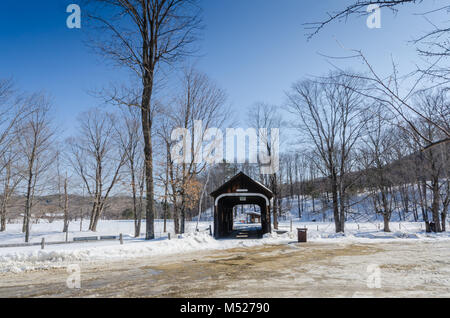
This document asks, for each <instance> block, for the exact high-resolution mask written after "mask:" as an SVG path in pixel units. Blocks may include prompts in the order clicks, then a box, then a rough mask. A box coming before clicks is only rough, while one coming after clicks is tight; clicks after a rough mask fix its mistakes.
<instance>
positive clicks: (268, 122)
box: [248, 103, 283, 230]
mask: <svg viewBox="0 0 450 318" xmlns="http://www.w3.org/2000/svg"><path fill="white" fill-rule="evenodd" d="M248 119H249V122H250V123H251V125H253V127H254V128H255V129H257V130H258V131H259V130H260V129H262V128H265V129H267V131H271V130H272V129H275V128H277V129H280V128H281V127H282V123H283V121H282V118H281V116H280V114H279V113H278V109H277V106H274V105H269V104H265V103H257V104H255V105H254V106H253V107H252V108H251V109H250V110H249V114H248ZM270 137H271V136H270V135H268V134H267V135H265V134H260V136H259V138H260V140H259V145H260V147H263V148H264V151H265V152H266V153H267V155H268V156H269V157H270V158H272V156H273V155H274V149H272V140H271V138H270ZM258 161H259V158H258ZM263 164H267V163H261V162H259V165H260V166H262V165H263ZM270 164H272V163H269V165H270ZM267 178H268V179H269V180H268V183H269V188H270V190H271V191H272V193H273V196H274V198H273V201H272V202H273V207H272V215H273V227H274V229H276V230H277V229H278V216H279V215H280V212H281V206H280V202H281V197H280V187H279V183H280V182H279V180H278V177H277V173H276V172H274V173H272V174H270V175H269V176H268V177H267Z"/></svg>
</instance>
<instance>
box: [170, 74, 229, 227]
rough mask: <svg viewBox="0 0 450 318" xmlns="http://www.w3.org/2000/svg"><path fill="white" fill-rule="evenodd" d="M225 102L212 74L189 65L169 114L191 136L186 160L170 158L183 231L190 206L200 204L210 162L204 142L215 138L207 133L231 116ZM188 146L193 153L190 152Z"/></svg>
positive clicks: (174, 124)
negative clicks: (201, 184) (200, 182)
mask: <svg viewBox="0 0 450 318" xmlns="http://www.w3.org/2000/svg"><path fill="white" fill-rule="evenodd" d="M225 102H226V94H225V92H224V91H223V90H222V89H220V88H219V87H217V85H216V84H215V83H214V82H213V81H212V80H211V79H209V78H208V76H206V75H205V74H203V73H200V72H198V71H196V70H195V69H193V68H186V69H185V71H184V75H183V79H182V91H181V92H180V94H179V96H178V97H176V98H175V100H174V101H173V103H172V105H173V106H172V107H168V108H167V114H166V116H167V118H168V119H169V121H170V122H171V124H172V128H181V129H184V130H185V131H186V132H188V136H186V138H185V139H183V143H184V144H183V146H184V147H183V148H184V150H183V151H184V152H186V153H183V154H182V158H183V160H182V162H181V163H180V162H174V158H173V155H172V153H171V157H170V158H169V161H168V163H169V165H171V166H169V175H170V182H171V184H172V197H173V200H174V202H173V203H174V208H175V209H176V210H175V214H176V215H179V219H180V228H179V232H180V233H184V232H185V220H186V211H187V206H188V205H189V206H197V204H196V202H197V201H194V202H192V199H194V197H197V195H198V194H199V193H197V192H198V187H197V182H196V179H197V177H198V175H199V174H200V173H201V172H202V171H204V170H205V167H206V166H207V164H208V163H207V162H205V161H203V160H199V159H200V158H201V156H202V155H203V153H206V151H204V150H203V143H204V142H208V141H209V140H207V139H208V138H211V136H209V137H208V136H206V132H207V130H208V129H209V128H220V127H222V125H223V124H224V122H225V121H226V120H227V119H228V117H229V116H228V109H227V108H226V107H225ZM169 131H170V130H169ZM167 137H168V136H166V138H165V139H166V145H167V146H168V147H170V145H171V143H172V138H171V139H170V141H169V140H168V139H167ZM188 149H189V151H190V153H191V155H190V156H188V155H187V150H188ZM177 155H178V154H177ZM189 191H190V192H191V193H190V194H189V193H188V192H189ZM176 218H177V216H176Z"/></svg>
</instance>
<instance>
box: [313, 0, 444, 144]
mask: <svg viewBox="0 0 450 318" xmlns="http://www.w3.org/2000/svg"><path fill="white" fill-rule="evenodd" d="M422 2H423V1H422V0H377V1H371V0H354V1H353V3H351V4H349V5H347V6H346V7H345V8H344V9H342V10H338V11H336V12H333V13H328V18H326V19H324V20H323V21H320V22H315V23H307V26H308V28H309V29H311V30H312V32H311V33H310V35H309V38H311V37H313V36H315V35H316V34H318V33H319V32H320V30H321V29H323V28H324V27H325V26H326V25H328V24H330V23H331V22H332V21H335V20H341V19H344V18H348V17H349V16H351V15H366V14H368V13H367V11H366V10H367V7H368V6H369V5H377V6H378V7H379V8H390V9H391V10H393V11H397V10H398V7H400V6H401V5H404V4H411V5H412V4H415V5H417V4H419V3H422ZM449 9H450V5H448V4H446V5H441V6H439V7H437V8H436V9H435V10H432V11H429V12H425V13H423V16H424V17H425V19H427V21H428V22H429V23H430V25H431V26H432V28H433V30H432V31H430V32H428V33H426V34H425V35H422V36H419V37H418V38H417V39H416V40H415V41H414V42H415V43H416V44H418V45H419V44H421V46H420V45H419V46H418V52H419V54H421V55H422V56H425V57H426V58H430V59H431V60H428V63H427V64H426V65H425V66H423V67H418V72H415V74H414V75H417V77H416V78H415V79H413V80H412V82H413V85H412V87H411V88H410V89H409V90H406V94H403V95H402V94H401V93H400V90H399V85H398V75H397V70H396V67H395V66H394V69H393V74H392V75H391V76H389V77H387V78H386V77H383V76H381V75H380V74H379V73H378V72H377V71H376V70H375V69H374V67H373V66H372V65H371V64H370V62H369V61H368V60H367V58H366V57H365V55H364V54H363V52H362V51H361V50H350V51H351V56H348V57H352V58H357V59H359V60H360V61H361V62H362V63H363V64H364V65H365V66H366V68H367V74H366V75H364V76H360V77H361V78H364V79H365V80H366V81H368V82H369V83H370V84H372V88H371V89H370V90H369V91H366V92H364V94H365V95H366V96H367V97H368V98H372V99H374V100H376V101H378V102H380V103H382V104H385V105H386V106H387V109H388V110H389V111H391V112H393V113H394V114H396V115H397V116H398V117H399V118H401V120H402V121H404V122H406V123H407V124H408V128H409V130H410V132H411V134H412V136H413V137H415V138H417V142H419V143H420V144H421V145H422V148H423V149H424V150H426V149H429V148H432V147H435V146H438V145H440V144H442V143H446V144H448V143H449V142H450V130H449V129H448V127H446V126H443V125H442V124H441V123H440V122H437V121H434V120H433V119H431V118H427V117H426V115H425V114H424V113H422V112H421V111H420V110H419V109H418V108H416V107H415V105H413V104H411V102H410V97H411V96H412V95H413V94H414V92H415V90H416V88H417V87H418V86H419V84H420V83H422V84H425V85H427V86H430V83H431V88H434V87H436V86H442V85H447V84H448V83H449V82H450V68H449V67H448V64H446V63H445V62H446V60H447V59H448V58H449V57H450V50H449V49H448V40H449V36H450V28H449V27H448V26H447V25H444V26H438V25H437V24H436V23H433V22H432V21H431V20H429V19H428V18H427V15H429V14H431V13H435V12H437V11H443V12H445V11H448V10H449ZM446 23H448V21H446ZM416 73H417V74H416ZM349 76H354V75H349ZM430 77H431V79H432V81H429V80H428V79H429V78H430ZM429 88H430V87H429ZM404 90H405V89H403V91H404ZM360 93H362V92H360ZM410 114H412V115H413V116H418V117H420V118H422V119H423V120H426V121H428V122H429V123H430V124H432V125H434V126H435V127H436V128H437V129H438V130H439V131H440V132H441V135H442V138H441V139H439V140H436V141H432V140H429V139H428V138H427V137H426V136H425V135H423V134H422V133H421V132H420V130H419V129H418V128H417V127H416V126H415V124H414V121H413V120H411V117H410ZM447 117H448V112H447ZM447 121H448V118H447Z"/></svg>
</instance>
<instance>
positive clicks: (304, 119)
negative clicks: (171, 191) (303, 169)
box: [288, 74, 365, 232]
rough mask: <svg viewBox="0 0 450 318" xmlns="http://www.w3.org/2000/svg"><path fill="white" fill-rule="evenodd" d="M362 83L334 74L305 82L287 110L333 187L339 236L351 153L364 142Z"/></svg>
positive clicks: (292, 95) (296, 89)
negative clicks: (359, 92)
mask: <svg viewBox="0 0 450 318" xmlns="http://www.w3.org/2000/svg"><path fill="white" fill-rule="evenodd" d="M360 85H362V84H361V82H360V80H359V79H356V78H348V77H346V76H342V75H341V74H331V75H330V76H328V77H326V78H323V79H322V80H320V81H315V80H305V81H300V82H298V83H296V84H294V85H293V88H292V91H291V92H290V93H289V94H288V98H289V104H288V108H289V110H290V111H291V113H292V114H293V115H295V116H296V117H295V118H296V121H295V122H294V123H293V124H294V126H295V127H297V128H299V129H300V130H301V132H306V135H305V136H304V138H306V139H307V140H308V141H309V142H310V143H311V144H312V145H313V150H314V154H315V156H316V157H317V158H319V159H320V164H318V165H317V167H318V169H320V170H321V172H322V174H323V175H324V176H327V177H328V178H329V180H330V184H331V193H332V199H333V214H334V222H335V226H336V232H344V228H345V226H344V225H345V217H346V215H345V213H346V208H347V205H346V199H347V197H346V196H347V189H348V187H349V186H350V185H351V184H352V181H351V180H348V179H347V174H348V173H349V172H350V171H352V169H353V168H354V160H353V157H352V156H353V155H352V151H353V150H354V146H355V144H356V142H357V141H358V140H359V139H360V138H361V135H362V132H363V128H364V121H363V120H362V114H363V111H364V106H365V103H364V101H363V99H362V98H361V96H360V95H359V94H358V93H357V92H356V89H357V87H358V86H360Z"/></svg>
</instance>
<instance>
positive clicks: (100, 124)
mask: <svg viewBox="0 0 450 318" xmlns="http://www.w3.org/2000/svg"><path fill="white" fill-rule="evenodd" d="M78 121H79V125H80V127H79V136H78V137H76V138H71V139H69V140H68V143H69V147H70V152H71V155H70V159H69V160H70V163H71V166H72V167H73V169H74V171H75V173H76V174H77V175H78V176H79V177H80V178H81V180H82V182H83V184H84V185H85V186H86V189H87V191H88V193H89V194H90V195H91V197H92V199H93V205H92V209H91V216H90V223H89V230H90V231H94V232H95V231H96V230H97V224H98V221H99V219H100V217H101V215H102V214H103V212H104V209H105V205H106V202H107V200H108V198H109V197H110V195H111V192H112V190H113V188H114V186H115V185H116V184H117V183H118V182H119V180H120V177H121V176H120V172H121V169H122V167H123V166H124V164H125V162H126V153H125V152H124V150H123V148H121V147H120V146H119V144H118V143H117V140H118V137H117V130H116V128H115V122H116V121H117V119H116V118H115V116H114V115H113V114H111V113H106V112H104V111H101V110H99V109H93V110H91V111H88V112H86V113H83V114H81V116H80V117H79V120H78Z"/></svg>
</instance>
